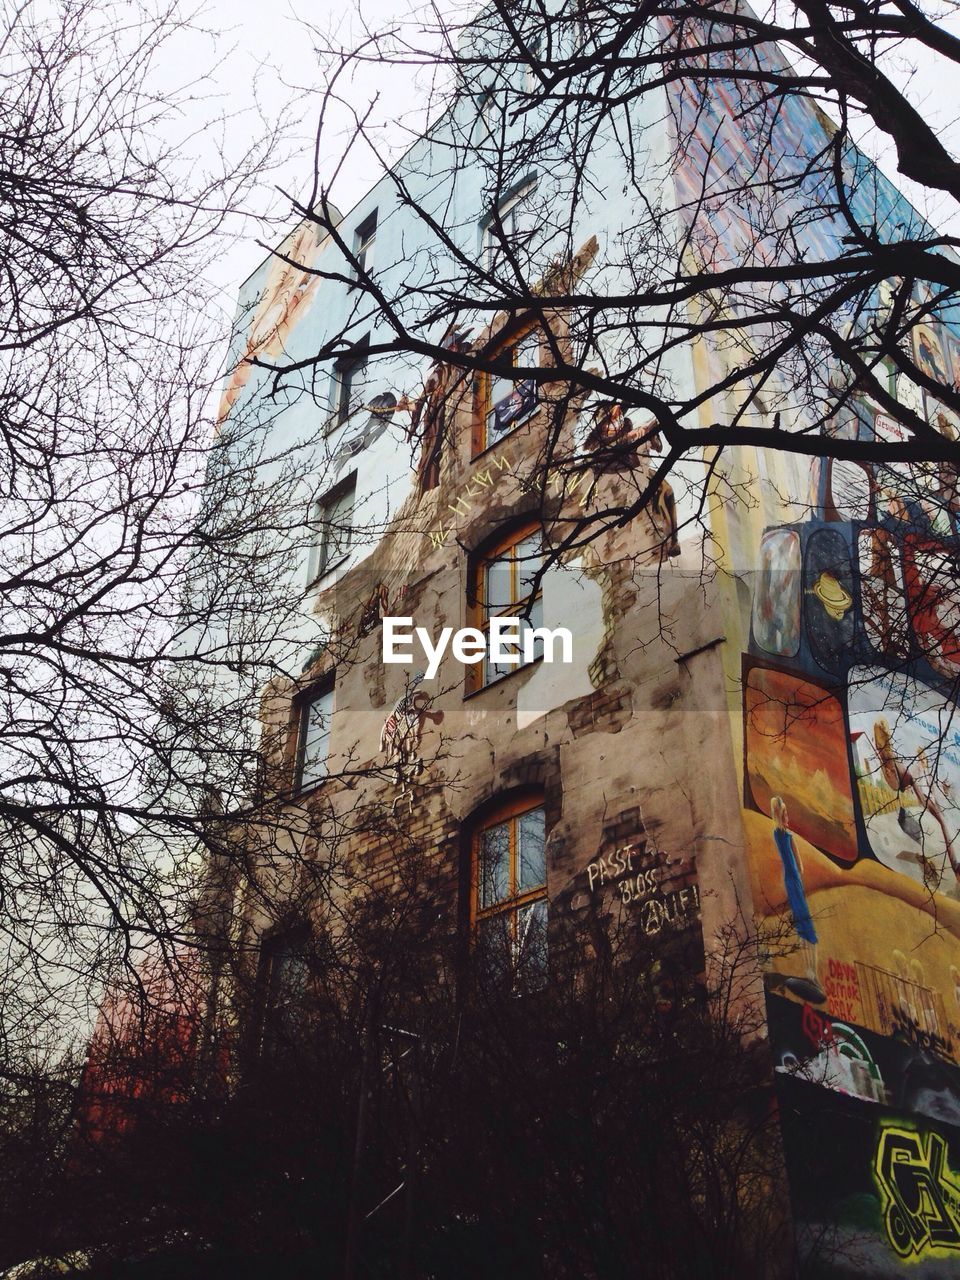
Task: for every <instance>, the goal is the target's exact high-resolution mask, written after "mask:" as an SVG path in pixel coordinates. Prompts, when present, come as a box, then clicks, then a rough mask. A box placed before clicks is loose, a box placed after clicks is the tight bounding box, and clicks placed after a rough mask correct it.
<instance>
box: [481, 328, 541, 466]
mask: <svg viewBox="0 0 960 1280" xmlns="http://www.w3.org/2000/svg"><path fill="white" fill-rule="evenodd" d="M496 359H497V361H498V363H499V362H503V363H504V364H506V365H509V366H510V367H511V368H513V369H530V368H539V367H540V366H541V364H542V361H541V341H540V331H539V329H527V330H526V332H524V333H522V334H520V335H519V336H517V337H514V338H513V339H512V340H511V341H509V342H508V343H507V344H506V345H505V346H504V347H502V348H501V350H500V351H498V352H497V356H496ZM479 402H480V404H479V408H480V412H479V415H478V423H477V431H476V432H475V439H474V453H482V452H483V450H484V449H489V448H490V447H491V445H495V444H496V443H497V441H498V440H502V439H503V438H504V436H506V435H509V433H510V432H511V431H513V430H514V429H515V428H516V427H518V426H520V424H521V423H522V422H526V420H527V419H528V418H529V417H530V416H531V414H533V413H535V412H536V410H537V406H538V405H539V403H540V387H539V384H538V383H537V382H535V381H534V379H533V378H515V377H511V376H510V374H509V372H506V371H505V372H504V373H482V374H481V375H480V381H479Z"/></svg>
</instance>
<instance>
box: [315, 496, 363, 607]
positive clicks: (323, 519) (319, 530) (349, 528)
mask: <svg viewBox="0 0 960 1280" xmlns="http://www.w3.org/2000/svg"><path fill="white" fill-rule="evenodd" d="M356 501H357V476H356V472H354V474H353V475H352V476H349V477H348V478H347V479H346V480H344V481H343V482H342V483H341V484H338V485H337V487H336V488H335V489H331V490H330V492H329V493H327V494H325V495H324V496H323V497H322V498H321V499H320V500H319V502H315V503H314V504H313V510H312V511H311V513H310V529H311V532H312V534H313V539H312V541H311V544H310V556H309V559H308V561H307V589H308V590H309V589H310V588H311V587H313V586H315V585H316V584H317V583H318V582H319V581H320V580H321V578H323V577H324V576H325V575H326V574H328V573H329V572H330V571H331V570H332V569H334V568H335V567H336V566H337V565H338V564H340V562H341V561H342V560H343V559H344V558H345V557H346V555H347V553H348V552H349V550H350V545H351V543H352V541H353V509H354V507H355V506H356Z"/></svg>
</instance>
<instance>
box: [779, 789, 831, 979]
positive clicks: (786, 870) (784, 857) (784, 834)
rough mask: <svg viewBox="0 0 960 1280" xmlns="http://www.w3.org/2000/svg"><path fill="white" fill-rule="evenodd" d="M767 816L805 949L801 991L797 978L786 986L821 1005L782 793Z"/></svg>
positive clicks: (811, 932) (799, 868) (812, 933)
mask: <svg viewBox="0 0 960 1280" xmlns="http://www.w3.org/2000/svg"><path fill="white" fill-rule="evenodd" d="M770 816H771V817H772V818H773V841H774V844H775V845H776V846H777V853H779V855H780V861H781V863H782V864H783V885H784V888H785V889H786V891H787V901H788V903H789V904H790V914H791V916H792V917H793V927H794V929H795V930H796V931H797V934H798V935H799V937H800V939H801V941H802V942H803V944H804V947H805V949H806V951H807V978H806V981H805V982H804V983H803V984H802V990H801V989H800V984H798V983H797V982H796V980H794V982H793V984H791V983H790V982H789V981H788V983H787V986H788V987H789V988H790V989H792V990H794V992H795V994H797V995H803V997H804V999H806V1000H808V1001H810V1003H811V1004H823V1002H824V1001H825V1000H826V998H827V997H826V994H825V993H824V990H823V988H822V987H821V986H820V981H819V978H818V977H817V941H818V939H817V931H816V929H815V928H814V927H813V920H812V919H811V917H810V908H809V906H808V905H807V895H806V892H805V890H804V887H803V863H802V862H801V860H800V854H799V853H798V851H797V846H796V842H795V841H794V838H793V833H792V832H791V830H790V822H789V818H788V816H787V806H786V804H785V803H784V801H783V797H782V796H773V797H772V798H771V800H770Z"/></svg>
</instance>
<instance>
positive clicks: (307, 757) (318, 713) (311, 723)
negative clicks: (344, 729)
mask: <svg viewBox="0 0 960 1280" xmlns="http://www.w3.org/2000/svg"><path fill="white" fill-rule="evenodd" d="M332 719H333V686H332V685H330V686H329V687H327V688H324V689H323V690H321V691H320V692H317V693H314V694H312V695H311V696H310V697H308V698H306V699H305V700H304V701H303V702H302V703H301V704H300V712H299V719H298V725H297V762H296V776H295V786H294V790H295V791H297V792H301V791H309V790H310V789H311V787H315V786H317V784H318V783H320V782H322V781H323V780H324V778H325V777H326V776H327V757H328V756H329V754H330V721H331V720H332Z"/></svg>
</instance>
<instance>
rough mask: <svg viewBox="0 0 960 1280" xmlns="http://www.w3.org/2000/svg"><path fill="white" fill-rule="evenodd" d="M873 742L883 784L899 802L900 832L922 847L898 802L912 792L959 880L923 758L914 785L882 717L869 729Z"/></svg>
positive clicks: (915, 828) (913, 819)
mask: <svg viewBox="0 0 960 1280" xmlns="http://www.w3.org/2000/svg"><path fill="white" fill-rule="evenodd" d="M873 741H874V744H875V746H876V748H877V755H878V756H879V758H880V773H881V775H882V777H883V780H884V782H885V783H886V784H887V786H888V787H889V788H890V790H891V791H895V792H896V793H897V798H898V800H900V814H899V818H898V821H899V823H900V828H901V830H902V831H903V832H904V834H905V835H907V836H909V837H910V839H911V840H914V841H915V842H916V843H917V844H922V843H923V828H922V827H921V826H920V823H919V822H918V820H917V819H916V817H914V816H913V815H912V814H909V813H908V812H907V810H906V809H905V808H904V806H903V802H902V797H903V796H904V795H905V794H907V793H909V792H911V791H912V792H913V794H914V796H915V797H916V800H917V803H918V804H919V806H920V812H921V813H929V814H930V815H931V817H932V818H933V819H934V820H935V822H936V823H937V825H938V826H939V828H940V830H941V832H942V833H943V843H944V847H945V849H946V853H947V857H948V858H949V859H950V866H951V867H952V868H953V873H954V875H955V876H956V877H957V879H958V880H960V866H958V863H957V855H956V853H955V852H954V848H953V841H952V839H951V837H950V831H949V829H948V827H947V822H946V819H945V818H944V816H943V813H942V811H941V809H940V806H939V805H938V804H937V802H936V801H935V800H934V798H933V796H932V794H930V793H931V792H932V790H933V787H932V785H931V782H930V778H929V777H928V776H925V775H926V774H927V772H928V771H927V767H926V758H925V757H924V758H923V760H922V761H921V762H920V764H919V770H920V771H921V772H920V773H919V777H920V781H918V780H917V779H916V778H914V776H913V774H912V773H911V772H910V770H909V769H908V768H905V767H904V766H903V765H902V764H901V763H900V757H899V756H898V755H897V752H896V747H895V744H894V741H893V733H892V731H891V729H890V725H889V723H888V722H887V720H886V719H885V718H884V717H883V716H881V717H880V719H879V720H877V721H876V723H875V724H874V726H873ZM920 782H925V783H926V784H927V785H926V787H925V788H924V789H925V790H926V791H927V795H926V796H924V795H923V791H922V790H921V785H920Z"/></svg>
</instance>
